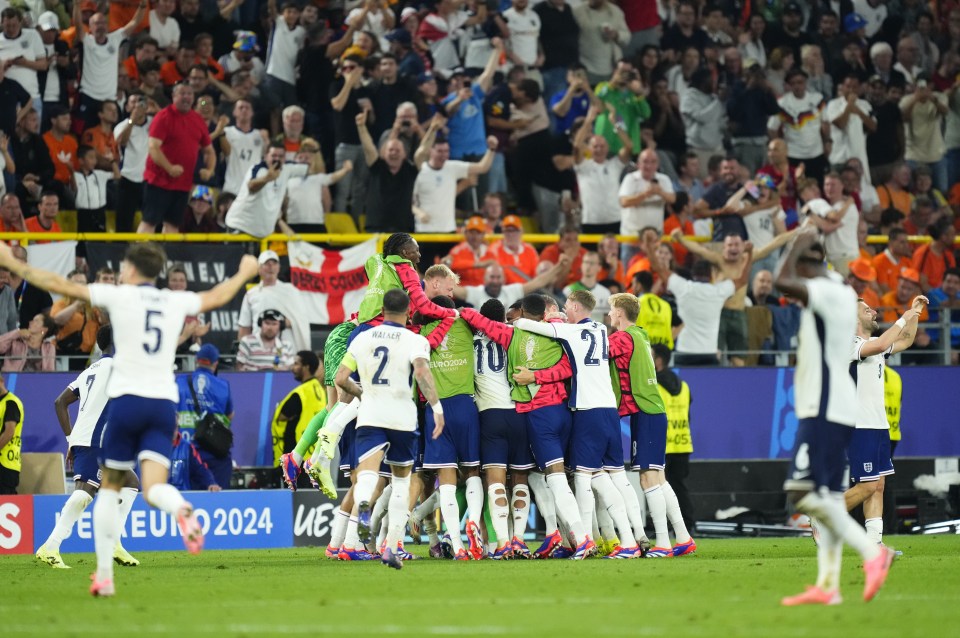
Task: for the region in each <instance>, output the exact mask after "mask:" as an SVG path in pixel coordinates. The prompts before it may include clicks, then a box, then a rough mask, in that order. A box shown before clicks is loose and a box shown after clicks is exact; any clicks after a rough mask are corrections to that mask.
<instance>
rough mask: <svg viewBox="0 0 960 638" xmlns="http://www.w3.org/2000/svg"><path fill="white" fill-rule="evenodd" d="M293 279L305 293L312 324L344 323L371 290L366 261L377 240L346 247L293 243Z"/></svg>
mask: <svg viewBox="0 0 960 638" xmlns="http://www.w3.org/2000/svg"><path fill="white" fill-rule="evenodd" d="M287 246H288V252H289V255H290V281H291V282H292V283H293V285H294V286H296V287H297V288H299V289H300V290H301V291H302V292H304V293H309V294H304V295H303V302H304V304H305V305H306V307H307V312H308V313H309V317H310V323H314V324H336V323H341V322H343V321H345V320H346V319H347V317H349V316H350V314H351V313H353V312H356V310H357V308H359V307H360V300H361V299H363V295H364V293H365V292H366V289H367V275H366V273H365V272H364V270H363V264H364V263H365V262H366V261H367V259H369V258H370V257H371V256H372V255H373V254H374V253H376V251H377V240H376V239H368V240H367V241H365V242H363V243H361V244H357V245H356V246H351V247H350V248H346V249H344V250H332V249H329V248H320V247H318V246H314V245H313V244H308V243H307V242H304V241H291V242H289V244H288V245H287Z"/></svg>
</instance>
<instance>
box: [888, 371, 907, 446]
mask: <svg viewBox="0 0 960 638" xmlns="http://www.w3.org/2000/svg"><path fill="white" fill-rule="evenodd" d="M902 403H903V380H902V379H900V375H899V374H898V373H897V371H896V370H894V369H893V368H891V367H890V366H883V405H884V407H885V408H886V409H887V423H889V424H890V456H893V451H894V450H895V449H897V443H899V442H900V437H901V433H900V406H901V404H902Z"/></svg>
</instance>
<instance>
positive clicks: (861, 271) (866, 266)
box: [848, 258, 877, 281]
mask: <svg viewBox="0 0 960 638" xmlns="http://www.w3.org/2000/svg"><path fill="white" fill-rule="evenodd" d="M848 265H849V266H850V272H851V273H853V276H854V277H856V278H857V279H860V280H863V281H876V280H877V269H876V268H874V267H873V264H871V263H870V262H869V261H867V260H866V259H863V258H859V259H854V260H853V261H851V262H850V263H849V264H848Z"/></svg>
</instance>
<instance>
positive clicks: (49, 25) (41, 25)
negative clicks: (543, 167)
mask: <svg viewBox="0 0 960 638" xmlns="http://www.w3.org/2000/svg"><path fill="white" fill-rule="evenodd" d="M37 28H38V29H42V30H44V31H59V30H60V18H58V17H57V14H56V13H54V12H53V11H44V12H43V13H41V14H40V17H39V18H37Z"/></svg>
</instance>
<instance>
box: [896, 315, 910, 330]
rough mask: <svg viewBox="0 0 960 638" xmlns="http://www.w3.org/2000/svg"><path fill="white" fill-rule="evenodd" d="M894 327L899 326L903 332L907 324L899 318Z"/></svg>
mask: <svg viewBox="0 0 960 638" xmlns="http://www.w3.org/2000/svg"><path fill="white" fill-rule="evenodd" d="M894 325H896V326H900V329H901V330H903V329H904V328H906V327H907V322H906V321H904V320H903V317H900V318H899V319H897V322H896V323H895V324H894Z"/></svg>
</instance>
